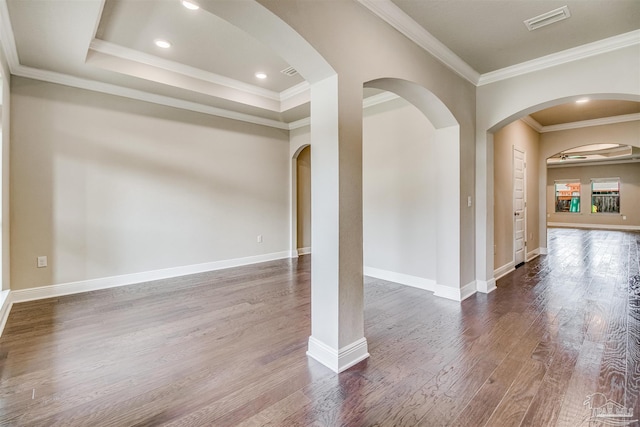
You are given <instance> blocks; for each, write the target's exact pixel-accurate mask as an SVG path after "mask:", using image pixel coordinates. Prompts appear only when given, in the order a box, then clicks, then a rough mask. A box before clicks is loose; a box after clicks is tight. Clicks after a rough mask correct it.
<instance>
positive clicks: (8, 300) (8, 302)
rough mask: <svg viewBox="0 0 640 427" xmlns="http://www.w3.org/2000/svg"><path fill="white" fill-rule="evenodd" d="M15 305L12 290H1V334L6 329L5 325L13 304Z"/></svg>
mask: <svg viewBox="0 0 640 427" xmlns="http://www.w3.org/2000/svg"><path fill="white" fill-rule="evenodd" d="M12 305H13V301H12V295H11V291H9V290H7V291H2V292H0V335H2V331H4V325H6V324H7V319H8V318H9V312H11V306H12Z"/></svg>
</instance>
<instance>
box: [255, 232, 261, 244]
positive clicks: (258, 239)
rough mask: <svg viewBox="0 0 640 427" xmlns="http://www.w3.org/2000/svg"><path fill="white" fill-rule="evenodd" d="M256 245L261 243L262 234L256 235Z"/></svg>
mask: <svg viewBox="0 0 640 427" xmlns="http://www.w3.org/2000/svg"><path fill="white" fill-rule="evenodd" d="M256 241H257V242H258V243H262V234H258V238H257V239H256Z"/></svg>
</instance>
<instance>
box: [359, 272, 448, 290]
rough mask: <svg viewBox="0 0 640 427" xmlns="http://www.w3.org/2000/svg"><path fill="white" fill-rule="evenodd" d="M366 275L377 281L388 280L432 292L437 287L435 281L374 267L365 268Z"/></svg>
mask: <svg viewBox="0 0 640 427" xmlns="http://www.w3.org/2000/svg"><path fill="white" fill-rule="evenodd" d="M364 275H365V276H369V277H373V278H376V279H381V280H387V281H389V282H394V283H399V284H401V285H406V286H412V287H414V288H419V289H424V290H427V291H431V292H433V291H434V289H435V286H436V282H435V280H431V279H425V278H424V277H417V276H411V275H409V274H403V273H396V272H393V271H388V270H382V269H379V268H374V267H367V266H365V267H364Z"/></svg>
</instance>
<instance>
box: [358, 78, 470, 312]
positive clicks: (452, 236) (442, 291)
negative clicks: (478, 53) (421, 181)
mask: <svg viewBox="0 0 640 427" xmlns="http://www.w3.org/2000/svg"><path fill="white" fill-rule="evenodd" d="M364 87H365V88H376V89H380V90H385V91H388V92H392V93H395V94H396V95H398V96H400V97H402V98H404V99H405V100H407V101H408V102H409V103H410V104H412V105H414V106H415V107H416V108H417V109H418V110H419V111H420V112H421V113H422V114H423V115H424V116H425V117H426V118H427V119H428V120H429V122H431V124H432V125H433V127H434V128H435V131H434V133H433V155H434V156H435V157H436V158H438V159H439V160H440V161H437V162H435V165H434V167H435V176H436V183H435V185H434V195H435V196H434V199H435V200H438V204H437V206H436V208H435V211H436V212H435V218H436V233H435V234H436V247H437V250H436V251H435V252H436V266H437V267H436V273H435V277H434V279H435V280H434V285H433V290H434V293H435V295H436V296H441V297H444V298H448V299H453V300H457V301H461V300H463V299H465V298H467V297H468V296H470V295H472V294H473V293H474V292H475V290H476V289H475V286H473V287H469V286H462V285H461V283H460V267H461V266H460V249H461V248H460V197H461V195H460V185H459V183H460V126H459V124H458V122H457V120H456V119H455V117H454V116H453V114H452V113H451V111H450V110H449V109H448V108H447V106H446V105H445V104H444V103H443V102H442V101H441V100H440V99H439V98H438V97H437V96H435V95H434V94H433V93H432V92H430V91H429V90H428V89H426V88H424V87H422V86H420V85H418V84H416V83H413V82H410V81H407V80H402V79H396V78H381V79H376V80H372V81H369V82H367V83H365V84H364Z"/></svg>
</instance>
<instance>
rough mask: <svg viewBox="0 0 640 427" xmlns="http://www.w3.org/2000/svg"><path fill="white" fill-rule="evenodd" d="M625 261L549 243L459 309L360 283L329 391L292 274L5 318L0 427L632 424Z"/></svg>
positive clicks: (179, 285)
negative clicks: (602, 401) (615, 414)
mask: <svg viewBox="0 0 640 427" xmlns="http://www.w3.org/2000/svg"><path fill="white" fill-rule="evenodd" d="M639 245H640V233H635V232H617V231H603V230H572V229H553V228H551V229H549V237H548V247H549V254H548V255H543V256H540V257H538V258H536V259H535V260H533V261H531V262H529V263H526V264H525V265H524V266H522V267H520V268H518V269H516V270H515V271H514V272H512V273H510V274H508V275H506V276H504V277H503V278H501V279H500V280H498V283H497V286H498V289H497V290H496V291H495V292H493V293H491V294H488V295H484V294H476V295H473V296H471V297H470V298H468V299H466V300H465V301H463V302H462V303H459V302H455V301H449V300H445V299H441V298H437V297H434V296H433V295H432V294H431V293H429V292H426V291H423V290H420V289H416V288H410V287H406V286H402V285H398V284H395V283H390V282H385V281H383V280H379V279H373V278H365V285H364V286H365V336H366V337H367V340H368V344H369V352H370V354H371V358H370V359H368V360H366V361H363V362H361V363H359V364H357V365H356V366H354V367H352V368H350V369H349V370H347V371H345V372H343V373H341V374H339V375H336V374H334V373H333V372H331V371H330V370H329V369H328V368H326V367H324V366H322V365H321V364H319V363H318V362H316V361H315V360H312V359H309V358H308V357H307V356H306V354H305V352H306V347H307V341H308V337H309V334H310V328H311V325H310V298H311V296H310V282H309V281H310V268H311V265H310V264H311V262H310V256H302V257H300V258H298V259H292V260H280V261H274V262H269V263H263V264H256V265H252V266H247V267H242V268H233V269H228V270H220V271H214V272H208V273H202V274H196V275H192V276H187V277H181V278H174V279H167V280H162V281H157V282H148V283H142V284H139V285H132V286H126V287H122V288H113V289H106V290H101V291H95V292H88V293H85V294H77V295H69V296H65V297H58V298H51V299H47V300H40V301H32V302H26V303H19V304H15V305H14V307H13V309H12V311H11V314H10V316H9V319H8V321H7V324H6V327H5V330H4V333H3V335H2V337H0V425H1V426H5V425H6V426H46V427H50V426H65V427H75V426H82V427H84V426H91V427H100V426H116V427H120V426H210V425H213V426H216V427H227V426H229V427H232V426H244V427H249V426H278V427H281V426H286V427H294V426H301V427H302V426H304V427H309V426H325V427H336V426H345V427H352V426H380V427H389V426H393V427H400V426H411V427H414V426H417V425H424V426H429V427H431V426H445V425H446V426H449V425H451V426H454V425H455V426H474V427H480V426H486V427H502V426H520V425H523V426H524V425H528V426H536V427H537V426H552V425H555V426H559V427H560V426H562V427H565V426H567V427H568V426H574V425H580V423H581V422H583V421H585V420H586V419H585V417H588V416H589V415H590V412H589V411H590V410H589V408H588V406H585V405H583V403H584V401H585V399H586V398H587V396H588V395H591V394H593V393H602V396H604V398H606V399H608V400H609V401H611V402H615V403H616V404H619V405H621V406H623V407H625V408H631V409H632V410H633V411H635V412H634V413H635V414H636V418H637V417H638V416H640V408H639V394H640V260H639V259H638V257H639V254H640V252H639V251H638V247H639ZM587 422H588V420H587ZM585 425H586V424H585Z"/></svg>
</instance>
